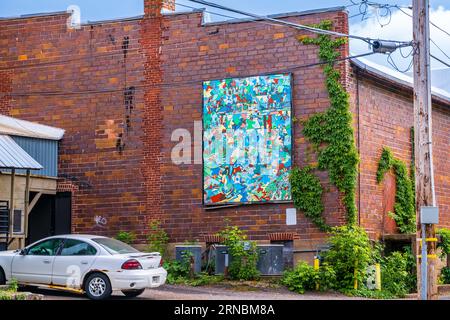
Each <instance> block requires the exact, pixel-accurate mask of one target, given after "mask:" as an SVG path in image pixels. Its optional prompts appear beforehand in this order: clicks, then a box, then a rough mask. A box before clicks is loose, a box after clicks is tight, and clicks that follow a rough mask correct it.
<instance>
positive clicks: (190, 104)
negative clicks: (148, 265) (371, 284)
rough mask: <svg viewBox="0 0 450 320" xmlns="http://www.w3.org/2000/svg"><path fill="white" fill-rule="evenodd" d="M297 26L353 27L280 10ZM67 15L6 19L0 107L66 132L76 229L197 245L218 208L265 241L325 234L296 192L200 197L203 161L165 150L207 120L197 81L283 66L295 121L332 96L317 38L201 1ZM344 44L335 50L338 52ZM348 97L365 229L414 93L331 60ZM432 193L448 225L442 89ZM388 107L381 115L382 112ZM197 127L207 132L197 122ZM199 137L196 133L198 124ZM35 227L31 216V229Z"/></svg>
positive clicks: (386, 196) (63, 172)
mask: <svg viewBox="0 0 450 320" xmlns="http://www.w3.org/2000/svg"><path fill="white" fill-rule="evenodd" d="M276 17H277V18H279V19H283V20H287V21H293V22H298V23H301V24H312V23H319V22H320V21H323V20H331V21H333V28H334V30H336V31H339V32H343V33H347V32H348V20H347V19H348V17H347V12H346V11H345V8H329V9H323V10H315V11H308V12H298V13H290V14H283V15H278V16H276ZM68 19H70V15H69V14H67V13H65V12H62V13H54V14H47V15H38V16H27V17H19V18H8V19H2V20H0V57H1V58H0V92H1V93H0V113H2V114H5V115H9V116H13V117H17V118H20V119H24V120H30V121H36V122H39V123H43V124H47V125H52V126H56V127H58V128H63V129H64V130H65V132H66V133H65V136H64V139H63V140H62V141H61V142H60V163H59V171H58V172H59V177H58V190H59V191H60V192H68V191H69V192H71V194H72V198H71V201H72V231H73V232H82V233H101V234H106V235H110V236H112V235H115V234H117V232H118V231H134V232H136V233H137V235H138V242H139V243H144V242H145V234H146V232H148V223H149V221H150V220H152V219H159V220H160V221H161V222H162V225H163V227H164V228H165V230H166V231H167V232H168V234H169V236H170V239H171V241H172V242H181V241H185V240H197V239H198V240H199V241H204V239H205V237H207V236H208V235H211V234H214V233H215V232H217V231H218V230H219V229H220V228H222V227H223V225H224V222H223V220H224V218H228V219H230V220H231V222H232V223H233V224H236V225H239V226H241V227H242V228H244V229H246V230H248V232H249V235H250V238H251V239H255V240H259V241H269V238H270V236H273V234H274V233H286V234H285V235H284V236H283V237H284V239H291V238H293V239H295V240H294V245H295V247H296V248H298V249H300V250H309V249H311V250H314V249H315V248H316V246H317V244H319V243H322V242H323V241H324V236H325V234H324V233H323V232H321V231H320V230H319V229H318V228H317V227H316V226H315V225H314V224H313V223H312V222H311V221H310V220H309V219H307V218H305V217H304V215H303V214H302V213H301V212H297V214H296V220H297V221H296V224H294V225H287V223H286V212H287V209H289V208H293V204H292V203H290V202H284V203H264V204H249V205H240V206H234V205H233V206H226V207H222V208H214V207H207V206H205V205H204V203H203V184H202V183H203V167H202V164H201V161H200V163H198V162H195V161H194V158H195V154H196V150H198V149H199V148H200V150H201V143H202V142H201V139H200V142H198V141H197V142H196V143H194V145H193V147H192V160H193V161H192V163H190V164H181V165H176V164H174V163H173V161H172V159H171V152H172V148H173V147H174V146H175V145H176V144H177V143H178V140H176V141H173V139H172V135H173V132H174V131H175V130H177V129H180V128H182V129H187V130H188V131H189V133H190V136H191V137H192V139H193V138H194V137H195V136H196V134H198V132H197V131H196V130H194V129H195V123H196V121H202V101H203V97H202V92H203V81H206V80H211V79H224V78H231V77H236V78H239V77H246V76H252V75H263V74H276V73H280V72H289V73H290V74H291V76H292V113H293V115H294V116H295V117H296V118H299V119H306V118H307V117H308V116H310V115H312V114H314V113H316V112H319V111H324V110H326V109H327V108H328V106H329V101H328V94H327V92H326V89H325V86H324V79H325V78H324V75H323V72H322V68H321V67H320V66H314V67H311V68H296V67H297V66H299V65H305V64H309V63H315V62H317V61H318V57H317V48H316V47H315V46H310V45H302V44H300V43H299V42H298V40H297V38H298V36H300V35H304V34H307V33H305V32H302V31H299V30H295V29H292V28H287V27H283V26H274V25H269V24H264V23H261V21H255V20H254V19H242V20H232V21H227V22H220V23H204V22H203V11H201V10H199V11H193V12H189V13H163V14H161V4H160V2H159V1H152V0H146V1H145V14H144V16H140V17H134V18H129V19H122V20H112V21H102V22H96V23H88V24H83V25H81V27H80V28H79V29H70V28H68V27H67V20H68ZM348 54H349V49H348V46H343V47H342V49H341V55H342V56H347V55H348ZM339 68H340V71H341V74H342V79H343V80H342V83H343V84H344V86H345V87H346V88H347V89H348V91H349V93H350V96H351V106H352V111H353V113H354V125H355V127H354V128H355V138H356V141H357V146H358V150H359V151H360V158H361V162H360V165H359V166H360V175H359V178H358V188H357V205H358V209H359V222H360V224H361V225H362V226H364V227H365V228H366V229H367V230H368V231H369V233H370V234H371V236H372V237H373V238H378V237H381V236H382V233H391V232H393V231H395V230H384V231H383V223H384V222H383V221H384V220H383V219H384V218H383V216H385V214H386V211H387V210H388V209H389V205H388V204H389V203H390V202H392V197H393V196H395V195H394V194H393V193H392V192H390V193H389V192H384V189H385V186H383V185H381V186H380V185H378V184H377V182H376V178H375V173H376V169H377V163H378V159H379V157H380V155H381V149H382V147H383V146H389V147H391V149H392V150H393V151H394V153H395V155H396V156H397V157H399V158H401V159H402V160H405V161H406V162H407V163H409V161H410V159H411V141H410V138H409V133H410V127H411V126H412V125H413V122H412V118H413V115H412V110H413V106H412V89H411V86H410V85H409V84H408V83H407V82H405V81H403V80H401V79H396V78H394V77H392V76H389V75H388V74H386V73H383V72H379V71H377V70H373V69H371V68H368V67H367V66H366V65H364V64H361V63H359V62H358V61H353V62H349V61H347V62H344V63H340V64H339ZM434 103H435V105H434V107H435V108H434V110H433V123H434V137H435V140H434V150H435V159H434V160H435V169H436V191H437V197H438V199H437V200H438V203H439V206H440V210H441V217H442V218H441V221H442V225H445V226H447V227H450V216H449V215H450V212H449V206H450V196H449V188H450V177H449V171H450V170H449V169H450V160H449V157H448V155H449V152H448V146H449V143H450V141H449V139H450V132H449V131H450V96H449V95H445V94H435V95H434ZM386 115H388V116H386ZM200 131H201V130H200ZM200 135H201V132H200ZM292 142H293V146H292V157H293V164H294V165H305V164H307V163H308V161H314V159H313V160H307V158H306V157H305V154H306V152H307V149H308V146H309V144H308V142H307V141H306V140H305V138H304V137H303V135H302V134H301V128H300V127H299V126H298V125H295V126H294V128H293V134H292ZM320 174H321V175H320V179H321V182H322V184H323V185H324V188H325V189H326V190H327V192H325V193H324V196H323V201H324V204H325V212H324V217H325V219H326V221H327V223H328V224H330V225H340V224H342V223H344V222H345V211H344V207H343V205H342V203H341V197H340V195H339V193H338V192H337V190H336V188H335V187H334V186H333V185H331V184H330V183H329V182H328V177H327V174H326V173H325V172H323V173H320ZM30 227H31V226H30Z"/></svg>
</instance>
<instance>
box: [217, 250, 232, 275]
mask: <svg viewBox="0 0 450 320" xmlns="http://www.w3.org/2000/svg"><path fill="white" fill-rule="evenodd" d="M215 247H216V248H215V249H214V256H215V259H214V261H215V271H214V273H215V274H224V272H225V256H226V255H227V254H228V247H227V246H223V245H216V246H215ZM230 261H231V256H230V255H229V254H228V266H229V265H230Z"/></svg>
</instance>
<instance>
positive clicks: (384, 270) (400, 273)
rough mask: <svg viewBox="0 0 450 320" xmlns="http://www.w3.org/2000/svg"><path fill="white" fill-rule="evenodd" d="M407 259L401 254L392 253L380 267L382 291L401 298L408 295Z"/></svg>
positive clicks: (408, 275)
mask: <svg viewBox="0 0 450 320" xmlns="http://www.w3.org/2000/svg"><path fill="white" fill-rule="evenodd" d="M409 277H410V273H409V272H408V257H407V254H405V253H401V252H393V253H392V254H390V255H389V256H388V257H386V258H385V259H384V261H383V264H382V266H381V285H382V288H383V290H384V291H387V292H389V293H391V294H393V295H394V296H397V297H403V296H405V295H406V294H407V293H409V287H408V283H409Z"/></svg>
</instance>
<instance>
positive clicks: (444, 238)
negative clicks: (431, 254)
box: [436, 228, 450, 258]
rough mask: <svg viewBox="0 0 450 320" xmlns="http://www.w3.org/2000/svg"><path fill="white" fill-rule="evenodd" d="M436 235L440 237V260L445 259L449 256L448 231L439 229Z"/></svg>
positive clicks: (449, 232)
mask: <svg viewBox="0 0 450 320" xmlns="http://www.w3.org/2000/svg"><path fill="white" fill-rule="evenodd" d="M436 234H437V235H439V236H441V241H440V242H439V244H438V248H440V249H441V258H445V256H447V255H448V254H450V229H445V228H442V229H439V230H437V232H436Z"/></svg>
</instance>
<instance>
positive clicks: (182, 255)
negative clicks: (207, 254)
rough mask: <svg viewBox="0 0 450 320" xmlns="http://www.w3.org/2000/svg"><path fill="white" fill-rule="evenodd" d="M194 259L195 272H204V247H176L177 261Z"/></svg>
mask: <svg viewBox="0 0 450 320" xmlns="http://www.w3.org/2000/svg"><path fill="white" fill-rule="evenodd" d="M188 255H191V256H193V257H194V271H195V273H200V272H201V271H202V246H200V245H179V246H175V259H176V260H177V261H179V262H182V261H184V260H185V259H187V257H186V256H188Z"/></svg>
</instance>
